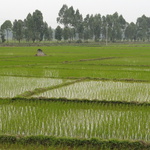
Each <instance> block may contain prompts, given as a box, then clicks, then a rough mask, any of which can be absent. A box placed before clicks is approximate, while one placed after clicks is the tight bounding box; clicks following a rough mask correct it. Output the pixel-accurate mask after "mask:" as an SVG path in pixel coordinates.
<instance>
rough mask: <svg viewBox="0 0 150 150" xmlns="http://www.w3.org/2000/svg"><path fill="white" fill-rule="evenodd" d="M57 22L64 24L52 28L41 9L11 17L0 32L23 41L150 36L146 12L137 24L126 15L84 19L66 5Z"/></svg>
mask: <svg viewBox="0 0 150 150" xmlns="http://www.w3.org/2000/svg"><path fill="white" fill-rule="evenodd" d="M57 22H58V23H59V24H61V25H62V26H63V27H62V26H57V27H56V29H52V28H51V27H49V26H48V24H47V23H46V22H44V21H43V15H42V13H41V12H40V11H39V10H36V11H35V12H33V14H30V13H29V14H28V15H27V17H26V19H24V20H15V21H14V22H13V23H11V21H9V20H7V21H5V22H4V23H3V24H2V25H1V29H0V35H1V40H2V42H5V40H6V37H8V33H9V32H10V31H11V32H12V33H13V38H14V39H16V40H18V41H19V42H20V41H21V40H23V39H25V40H26V41H33V42H35V41H42V40H47V41H50V40H52V39H56V40H59V41H60V40H62V39H63V40H69V41H72V40H78V41H81V40H86V41H87V40H95V41H99V40H107V41H112V42H114V41H118V40H119V41H122V40H130V41H139V40H143V41H145V40H148V41H149V39H150V18H149V17H146V16H145V15H143V16H142V17H139V18H138V19H137V21H136V23H133V22H131V23H128V22H127V21H126V20H125V19H124V18H123V16H122V15H118V13H117V12H116V13H114V14H112V15H106V16H101V15H100V14H96V15H89V14H87V15H86V17H85V18H83V16H82V14H80V12H79V10H78V9H77V10H74V8H73V7H72V6H71V7H68V6H67V5H63V6H62V8H61V9H60V11H59V13H58V17H57Z"/></svg>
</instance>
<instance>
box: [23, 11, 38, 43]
mask: <svg viewBox="0 0 150 150" xmlns="http://www.w3.org/2000/svg"><path fill="white" fill-rule="evenodd" d="M24 23H25V38H26V40H27V41H30V40H32V41H33V42H34V41H35V39H36V38H35V29H34V22H33V16H32V15H31V14H30V13H29V14H28V15H27V17H26V19H25V20H24Z"/></svg>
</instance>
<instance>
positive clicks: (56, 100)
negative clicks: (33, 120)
mask: <svg viewBox="0 0 150 150" xmlns="http://www.w3.org/2000/svg"><path fill="white" fill-rule="evenodd" d="M17 100H19V101H22V100H23V101H49V102H53V101H54V102H72V103H96V104H106V105H109V104H110V105H111V104H114V105H118V104H122V105H133V106H150V103H149V102H135V101H131V102H127V101H107V100H88V99H67V98H46V97H36V98H34V97H32V98H30V97H29V98H27V97H14V98H0V102H1V103H10V102H12V101H17Z"/></svg>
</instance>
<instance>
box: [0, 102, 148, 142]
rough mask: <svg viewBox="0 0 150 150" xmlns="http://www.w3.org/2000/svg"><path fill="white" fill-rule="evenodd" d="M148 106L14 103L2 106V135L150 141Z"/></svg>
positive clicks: (0, 106)
mask: <svg viewBox="0 0 150 150" xmlns="http://www.w3.org/2000/svg"><path fill="white" fill-rule="evenodd" d="M149 113H150V109H149V106H145V105H141V106H136V105H135V106H134V105H127V104H126V105H123V104H116V105H115V104H100V103H99V104H98V103H85V102H78V103H77V102H58V101H57V102H55V101H49V102H47V101H38V100H37V101H23V100H22V101H14V102H12V103H7V104H3V105H0V129H1V130H0V134H1V135H18V136H19V135H20V136H31V135H35V136H37V135H45V136H55V137H72V138H86V139H90V138H99V139H121V140H143V141H149V140H150V128H149V126H150V118H149Z"/></svg>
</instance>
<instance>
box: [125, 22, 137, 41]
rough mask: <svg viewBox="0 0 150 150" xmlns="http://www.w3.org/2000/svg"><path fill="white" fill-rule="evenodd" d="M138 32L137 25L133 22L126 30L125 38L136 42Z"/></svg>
mask: <svg viewBox="0 0 150 150" xmlns="http://www.w3.org/2000/svg"><path fill="white" fill-rule="evenodd" d="M136 31H137V29H136V24H134V23H133V22H131V23H130V24H129V25H128V26H127V28H126V29H125V38H126V39H127V40H131V41H134V40H136Z"/></svg>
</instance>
